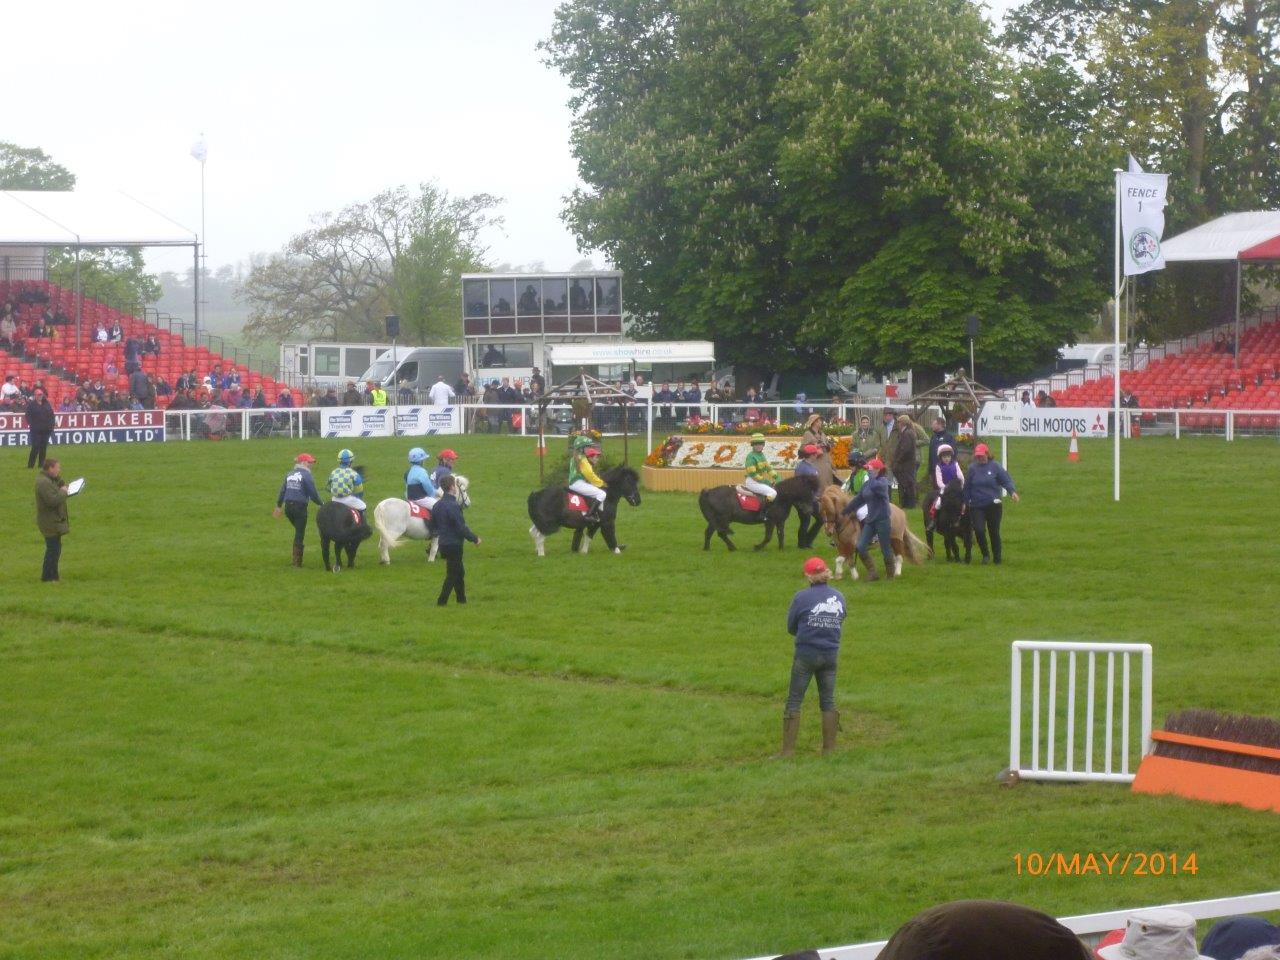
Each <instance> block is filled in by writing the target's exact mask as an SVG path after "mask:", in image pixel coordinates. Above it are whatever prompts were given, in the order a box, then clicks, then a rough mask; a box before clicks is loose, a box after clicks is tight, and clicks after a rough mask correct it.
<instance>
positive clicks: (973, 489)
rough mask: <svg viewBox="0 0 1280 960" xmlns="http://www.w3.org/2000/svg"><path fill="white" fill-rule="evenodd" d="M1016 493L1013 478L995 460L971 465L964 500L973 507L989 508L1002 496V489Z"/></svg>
mask: <svg viewBox="0 0 1280 960" xmlns="http://www.w3.org/2000/svg"><path fill="white" fill-rule="evenodd" d="M1001 487H1003V488H1004V489H1005V490H1008V491H1009V492H1010V493H1016V492H1017V489H1016V488H1015V487H1014V485H1013V477H1011V476H1009V472H1008V471H1007V470H1005V468H1004V467H1002V466H1000V464H998V463H996V462H995V461H994V460H988V461H987V462H986V463H978V462H976V461H975V462H973V463H971V464H969V475H968V476H967V477H965V482H964V499H965V503H967V504H969V506H971V507H989V506H991V505H992V504H993V503H995V502H996V501H997V500H999V499H1000V497H1001V496H1002V494H1001V492H1000V488H1001Z"/></svg>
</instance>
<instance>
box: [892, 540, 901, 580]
mask: <svg viewBox="0 0 1280 960" xmlns="http://www.w3.org/2000/svg"><path fill="white" fill-rule="evenodd" d="M893 575H894V576H895V577H900V576H902V541H901V540H894V541H893Z"/></svg>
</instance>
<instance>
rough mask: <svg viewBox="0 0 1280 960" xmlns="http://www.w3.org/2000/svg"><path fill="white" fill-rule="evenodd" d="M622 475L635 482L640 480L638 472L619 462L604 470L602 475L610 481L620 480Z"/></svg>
mask: <svg viewBox="0 0 1280 960" xmlns="http://www.w3.org/2000/svg"><path fill="white" fill-rule="evenodd" d="M623 477H628V478H630V479H632V480H634V481H636V482H637V483H639V482H640V474H638V473H637V472H636V471H635V469H634V468H632V467H628V466H627V465H626V464H619V465H618V466H616V467H611V468H609V469H608V470H606V471H605V472H604V475H603V479H604V480H607V481H609V482H610V483H612V482H613V481H615V480H621V479H622V478H623Z"/></svg>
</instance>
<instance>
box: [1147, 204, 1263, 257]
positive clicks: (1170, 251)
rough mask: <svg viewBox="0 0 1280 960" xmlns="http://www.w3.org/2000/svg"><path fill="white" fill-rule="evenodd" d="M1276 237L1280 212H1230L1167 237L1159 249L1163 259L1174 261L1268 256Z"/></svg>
mask: <svg viewBox="0 0 1280 960" xmlns="http://www.w3.org/2000/svg"><path fill="white" fill-rule="evenodd" d="M1277 238H1280V212H1276V211H1271V210H1255V211H1250V212H1247V213H1229V214H1227V215H1226V216H1225V217H1218V218H1217V219H1216V220H1210V221H1209V222H1208V223H1202V224H1201V225H1200V226H1198V227H1195V228H1193V229H1191V230H1188V231H1187V232H1186V233H1180V234H1178V235H1177V236H1176V237H1173V238H1172V239H1170V240H1166V241H1165V242H1164V244H1163V245H1162V246H1161V252H1162V253H1163V254H1164V258H1165V260H1166V261H1170V262H1175V263H1211V262H1224V261H1230V260H1270V259H1274V257H1275V254H1274V253H1273V252H1272V253H1271V255H1270V256H1267V255H1266V254H1267V253H1268V252H1269V249H1268V248H1269V247H1270V246H1271V242H1273V241H1275V240H1276V239H1277Z"/></svg>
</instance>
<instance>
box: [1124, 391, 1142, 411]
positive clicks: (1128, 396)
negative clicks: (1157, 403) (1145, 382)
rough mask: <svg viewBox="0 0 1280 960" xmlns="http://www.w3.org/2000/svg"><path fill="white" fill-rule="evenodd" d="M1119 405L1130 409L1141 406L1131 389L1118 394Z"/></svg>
mask: <svg viewBox="0 0 1280 960" xmlns="http://www.w3.org/2000/svg"><path fill="white" fill-rule="evenodd" d="M1120 406H1122V407H1127V408H1128V409H1130V410H1137V409H1138V408H1139V407H1141V406H1142V403H1141V402H1140V401H1139V400H1138V398H1137V396H1136V395H1135V394H1134V393H1133V392H1132V391H1130V390H1125V391H1123V392H1122V393H1121V395H1120Z"/></svg>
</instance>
